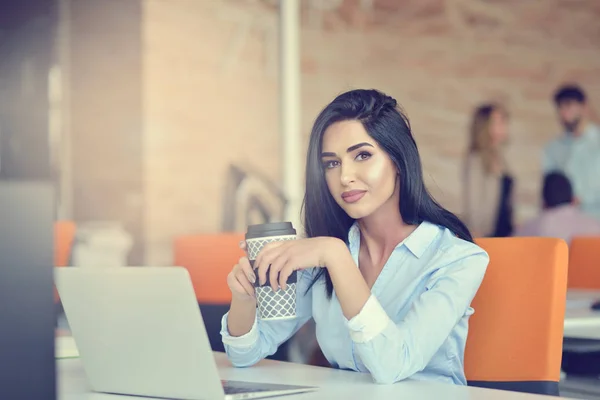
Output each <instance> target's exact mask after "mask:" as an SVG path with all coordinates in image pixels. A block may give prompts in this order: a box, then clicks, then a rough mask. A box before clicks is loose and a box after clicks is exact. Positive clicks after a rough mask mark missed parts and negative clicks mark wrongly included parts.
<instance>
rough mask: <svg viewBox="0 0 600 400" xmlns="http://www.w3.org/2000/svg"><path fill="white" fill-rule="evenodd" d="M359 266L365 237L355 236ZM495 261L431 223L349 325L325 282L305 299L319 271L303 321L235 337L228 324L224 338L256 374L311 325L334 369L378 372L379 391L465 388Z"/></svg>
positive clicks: (404, 247)
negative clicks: (478, 303)
mask: <svg viewBox="0 0 600 400" xmlns="http://www.w3.org/2000/svg"><path fill="white" fill-rule="evenodd" d="M348 242H349V249H350V253H351V254H352V257H353V258H354V262H355V263H356V265H358V252H359V248H360V231H359V229H358V226H357V225H356V224H355V225H354V226H353V227H352V228H351V229H350V232H349V235H348ZM488 261H489V257H488V255H487V253H485V252H484V251H483V250H482V249H481V248H480V247H478V246H476V245H475V244H473V243H470V242H467V241H464V240H462V239H459V238H457V237H456V236H455V235H454V234H452V232H450V231H449V230H448V229H445V228H442V227H439V226H437V225H434V224H431V223H428V222H423V223H421V224H420V225H419V226H418V227H417V229H415V231H414V232H413V233H412V234H411V235H410V236H408V237H407V238H406V239H405V240H404V241H403V242H402V243H400V244H398V246H396V248H395V250H394V251H393V252H392V255H391V256H390V258H389V259H388V261H387V262H386V264H385V266H384V267H383V270H382V271H381V273H380V274H379V277H378V278H377V280H376V281H375V284H374V285H373V288H372V289H371V297H370V298H369V299H368V300H367V302H366V303H365V305H364V307H363V309H362V310H361V311H360V313H359V314H358V315H356V316H355V317H354V318H352V319H350V320H347V319H346V318H345V317H344V315H343V313H342V309H341V306H340V303H339V301H338V299H337V297H336V296H335V291H334V293H333V295H332V297H331V299H328V298H327V294H326V290H325V281H324V279H321V280H319V282H317V283H316V284H315V285H314V286H313V287H312V289H310V290H309V291H308V293H305V292H306V290H307V288H308V286H309V284H310V282H311V280H312V277H313V274H314V273H316V271H315V270H310V269H308V270H303V271H302V272H301V273H300V275H299V278H298V286H297V290H298V298H297V303H296V309H297V310H296V315H297V316H296V318H295V319H291V320H283V321H261V320H257V319H256V318H255V322H254V325H253V327H252V329H251V330H250V331H249V332H248V333H247V334H246V335H243V336H239V337H232V336H230V335H229V333H228V330H227V314H225V316H223V320H222V327H221V335H222V338H223V343H224V345H225V351H226V352H227V355H228V357H229V359H230V360H231V362H232V363H233V365H235V366H238V367H244V366H250V365H252V364H255V363H256V362H258V361H260V360H261V359H263V358H264V357H266V356H268V355H271V354H274V353H275V351H276V350H277V347H278V346H279V345H280V344H281V343H283V342H284V341H285V340H287V339H288V338H290V337H291V336H292V335H293V334H294V333H295V332H296V331H297V330H298V329H299V328H300V327H301V326H302V325H303V324H304V323H305V322H307V321H308V320H309V319H310V318H311V317H312V318H314V319H315V323H316V334H317V340H318V342H319V345H320V347H321V350H322V351H323V354H324V355H325V357H326V358H327V360H328V361H329V362H330V363H331V365H332V366H333V367H336V368H342V369H349V370H354V371H360V372H370V373H371V375H372V377H373V379H374V380H375V382H377V383H393V382H397V381H400V380H402V379H406V378H409V377H411V378H413V379H419V380H435V381H442V382H447V383H454V384H459V385H465V384H466V379H465V374H464V368H463V358H464V350H465V342H466V339H467V331H468V320H469V316H470V315H472V314H473V309H472V308H471V307H470V304H471V300H472V299H473V297H474V296H475V293H476V292H477V289H478V288H479V285H480V284H481V281H482V279H483V276H484V274H485V270H486V268H487V265H488Z"/></svg>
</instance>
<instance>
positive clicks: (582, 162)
mask: <svg viewBox="0 0 600 400" xmlns="http://www.w3.org/2000/svg"><path fill="white" fill-rule="evenodd" d="M554 104H555V105H556V108H557V111H558V117H559V119H560V122H561V124H562V126H563V128H564V132H563V133H562V134H561V135H560V136H559V137H558V138H556V139H554V140H552V141H551V142H549V143H548V144H547V145H546V147H545V148H544V153H543V170H544V173H546V174H548V173H551V172H562V173H563V174H564V175H566V176H567V178H569V181H570V182H571V184H572V185H573V191H574V195H575V198H576V199H577V201H578V202H579V207H580V208H581V210H582V211H583V212H585V213H587V214H589V215H592V216H593V217H595V218H596V219H599V220H600V179H598V175H600V127H599V126H598V125H596V124H594V123H592V121H591V120H590V115H589V114H590V108H589V105H588V102H587V96H586V95H585V92H584V91H583V89H581V88H580V87H579V86H577V85H566V86H562V87H560V88H559V89H558V90H557V91H556V93H555V94H554Z"/></svg>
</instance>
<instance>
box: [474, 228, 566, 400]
mask: <svg viewBox="0 0 600 400" xmlns="http://www.w3.org/2000/svg"><path fill="white" fill-rule="evenodd" d="M476 242H477V244H478V245H479V246H481V247H482V248H483V249H484V250H486V251H487V252H488V254H489V256H490V263H489V266H488V269H487V272H486V275H485V277H484V279H483V282H482V284H481V287H480V289H479V291H478V292H477V295H476V296H475V298H474V300H473V303H472V305H473V308H474V309H475V314H473V316H472V317H471V319H470V321H469V334H468V339H467V344H466V350H465V373H466V376H467V380H468V381H469V384H472V385H474V386H484V387H492V388H497V389H507V390H516V391H523V392H532V393H545V394H558V381H559V379H560V367H561V357H562V340H563V325H564V315H565V306H566V295H567V294H566V293H567V262H568V248H567V244H566V243H565V242H564V241H562V240H560V239H552V238H485V239H478V240H477V241H476Z"/></svg>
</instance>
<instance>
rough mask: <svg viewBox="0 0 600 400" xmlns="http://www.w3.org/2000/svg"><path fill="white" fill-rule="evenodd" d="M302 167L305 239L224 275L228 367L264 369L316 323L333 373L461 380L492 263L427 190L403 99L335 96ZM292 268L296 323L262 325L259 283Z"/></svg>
mask: <svg viewBox="0 0 600 400" xmlns="http://www.w3.org/2000/svg"><path fill="white" fill-rule="evenodd" d="M306 161H307V162H306V194H305V198H304V229H305V233H306V238H302V239H298V240H295V241H288V242H278V243H271V244H269V245H267V246H265V247H264V248H263V250H262V251H261V252H260V254H259V255H258V257H257V259H256V260H255V263H254V267H255V269H252V267H250V263H249V262H248V259H247V258H242V259H240V261H239V263H238V264H237V265H235V266H234V267H233V269H232V271H231V273H230V274H229V276H228V278H227V279H228V284H229V287H230V289H231V292H232V294H233V296H232V302H231V308H230V310H229V312H228V313H227V314H226V315H224V316H223V320H222V330H221V335H222V339H223V343H224V346H225V350H226V353H227V355H228V357H229V359H230V360H231V362H232V364H233V365H235V366H238V367H246V366H251V365H253V364H255V363H257V362H258V361H260V360H261V359H263V358H264V357H267V356H268V355H271V354H273V353H274V352H275V351H276V350H277V347H278V346H279V345H280V344H281V343H283V342H284V341H286V340H287V339H289V338H290V337H291V336H292V335H293V334H294V333H295V332H296V331H297V330H298V329H299V328H300V327H301V326H302V325H303V324H304V323H306V322H307V321H308V320H309V319H310V318H314V320H315V324H316V335H317V340H318V343H319V346H320V347H321V350H322V352H323V354H324V355H325V357H326V358H327V360H328V362H329V363H330V364H331V365H332V366H333V367H336V368H342V369H348V370H354V371H360V372H370V373H371V375H372V377H373V379H374V381H375V382H377V383H394V382H397V381H400V380H403V379H406V378H413V379H419V380H435V381H442V382H447V383H454V384H458V385H465V384H466V378H465V374H464V367H463V360H464V350H465V342H466V339H467V332H468V320H469V316H470V315H472V314H473V309H472V308H471V307H470V304H471V301H472V299H473V297H474V296H475V293H476V292H477V290H478V288H479V285H480V284H481V281H482V279H483V276H484V274H485V271H486V268H487V265H488V261H489V258H488V255H487V254H486V252H485V251H483V250H482V249H481V248H480V247H478V246H477V245H475V244H474V243H473V240H472V237H471V234H470V233H469V230H468V229H467V228H466V226H465V225H464V224H463V223H462V222H461V221H460V220H459V219H458V218H457V217H456V216H455V215H454V214H452V213H451V212H449V211H448V210H446V209H444V208H443V207H441V206H440V205H439V204H438V203H437V202H436V201H435V200H434V199H433V198H432V197H431V195H430V194H429V193H428V192H427V190H426V188H425V184H424V181H423V172H422V167H421V160H420V157H419V152H418V150H417V145H416V143H415V140H414V138H413V136H412V134H411V129H410V125H409V121H408V119H407V117H406V116H405V115H404V114H403V113H402V112H401V110H400V109H399V107H398V106H397V104H396V100H394V99H393V98H391V97H389V96H387V95H385V94H384V93H381V92H379V91H376V90H352V91H349V92H347V93H343V94H341V95H339V96H338V97H337V98H336V99H335V100H333V102H331V103H330V104H329V105H328V106H327V107H325V109H324V110H323V111H322V112H321V113H320V114H319V116H318V117H317V119H316V121H315V123H314V127H313V129H312V134H311V137H310V143H309V149H308V156H307V160H306ZM269 266H270V269H269V274H267V269H268V267H269ZM295 270H296V271H298V274H299V275H298V284H297V293H298V295H297V305H296V307H297V311H296V318H294V319H290V320H279V321H277V320H275V321H262V320H260V319H257V316H256V300H255V296H254V289H253V285H252V283H253V282H254V281H255V280H256V279H258V280H259V281H260V282H261V283H263V282H267V281H268V282H269V283H270V285H271V286H272V288H273V290H278V288H285V286H286V285H285V282H286V281H287V277H288V276H289V275H290V274H291V272H292V271H295Z"/></svg>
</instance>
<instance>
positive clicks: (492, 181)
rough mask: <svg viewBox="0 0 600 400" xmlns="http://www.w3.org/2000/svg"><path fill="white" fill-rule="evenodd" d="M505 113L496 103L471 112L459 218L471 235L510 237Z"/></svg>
mask: <svg viewBox="0 0 600 400" xmlns="http://www.w3.org/2000/svg"><path fill="white" fill-rule="evenodd" d="M507 139H508V113H507V112H506V110H505V109H504V108H503V107H502V106H500V105H498V104H485V105H482V106H480V107H478V108H477V109H476V110H475V113H474V115H473V120H472V123H471V131H470V144H469V150H468V153H467V157H466V162H465V170H464V192H465V197H464V206H465V212H464V213H463V218H464V221H465V223H466V224H467V226H468V227H469V229H470V230H471V232H472V233H473V236H474V237H483V236H496V237H503V236H510V234H511V233H512V230H513V211H512V200H511V198H512V192H513V178H512V176H511V174H510V172H509V171H508V168H507V165H506V162H505V159H504V155H503V147H504V144H505V143H506V141H507Z"/></svg>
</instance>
